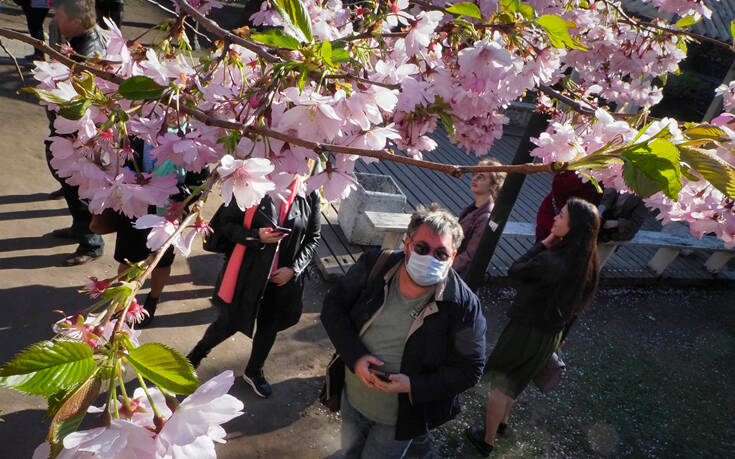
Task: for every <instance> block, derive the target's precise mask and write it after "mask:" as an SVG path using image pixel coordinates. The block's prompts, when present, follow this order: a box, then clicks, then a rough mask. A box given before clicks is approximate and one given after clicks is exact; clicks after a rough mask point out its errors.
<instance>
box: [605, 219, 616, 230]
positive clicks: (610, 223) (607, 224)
mask: <svg viewBox="0 0 735 459" xmlns="http://www.w3.org/2000/svg"><path fill="white" fill-rule="evenodd" d="M602 227H603V228H605V229H613V228H617V227H618V221H617V220H605V223H603V224H602Z"/></svg>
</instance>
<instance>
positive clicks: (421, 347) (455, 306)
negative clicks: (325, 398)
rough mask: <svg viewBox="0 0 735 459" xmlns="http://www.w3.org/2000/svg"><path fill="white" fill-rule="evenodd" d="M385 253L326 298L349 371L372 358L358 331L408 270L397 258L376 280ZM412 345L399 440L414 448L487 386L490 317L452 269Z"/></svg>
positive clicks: (329, 326)
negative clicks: (413, 441) (414, 441)
mask: <svg viewBox="0 0 735 459" xmlns="http://www.w3.org/2000/svg"><path fill="white" fill-rule="evenodd" d="M379 254H380V252H379V251H378V250H375V251H371V252H367V253H365V254H364V255H362V256H361V257H360V258H359V259H358V260H357V262H356V263H355V264H354V265H353V266H352V268H350V270H349V271H348V272H347V274H345V275H344V276H343V277H342V278H341V279H340V280H339V281H338V282H337V284H336V285H335V286H334V287H332V288H331V289H330V290H329V292H328V293H327V295H326V297H325V298H324V307H323V309H322V316H321V319H322V323H323V324H324V328H326V330H327V334H328V335H329V339H330V340H331V341H332V343H333V344H334V347H335V348H336V350H337V352H338V353H339V354H340V355H341V356H342V359H343V360H344V361H345V364H346V365H347V366H348V367H349V368H350V369H351V370H353V371H354V368H355V362H356V361H357V360H358V359H359V358H360V357H362V356H364V355H366V354H369V350H368V349H367V348H366V347H365V344H364V343H363V342H362V340H361V339H360V336H359V335H360V333H359V331H360V330H361V329H362V328H363V326H365V324H366V323H368V322H369V321H371V319H372V318H373V317H374V316H375V315H376V313H377V312H378V311H379V309H380V308H381V307H382V305H383V302H384V301H385V292H386V284H387V280H389V279H390V278H391V277H392V276H393V275H394V274H395V273H396V272H397V271H398V270H399V269H400V268H401V266H402V265H403V258H404V255H403V252H394V253H393V254H392V255H391V256H390V257H389V258H388V261H387V262H386V263H385V265H384V267H383V268H382V269H381V270H380V271H379V272H378V273H377V275H375V276H374V277H373V278H372V279H371V280H368V277H369V274H370V271H371V270H372V267H373V265H375V262H376V261H377V258H378V256H379ZM411 330H415V331H409V336H408V338H407V339H406V344H405V348H404V350H403V358H402V360H401V373H403V374H405V375H407V376H408V377H409V378H410V380H411V394H410V396H409V394H399V395H398V421H397V424H396V439H398V440H408V439H410V438H414V437H416V436H417V435H420V434H423V433H425V432H426V431H427V429H432V428H434V427H436V426H439V425H441V424H443V423H445V422H446V421H448V420H450V419H452V418H454V417H455V416H456V415H457V413H459V394H460V393H462V392H463V391H465V390H466V389H468V388H470V387H472V386H474V385H475V384H477V382H478V381H479V380H480V376H481V375H482V369H483V367H484V365H485V317H484V316H483V314H482V307H481V306H480V301H479V300H478V299H477V297H476V296H475V294H474V293H472V291H471V290H470V289H469V287H467V285H466V284H465V283H464V281H463V280H462V279H461V278H460V277H459V275H458V274H457V273H456V272H455V271H454V270H453V269H452V270H450V271H449V275H448V276H447V278H446V279H445V280H444V281H442V282H441V283H439V284H437V288H436V290H435V293H434V296H433V298H432V299H430V300H429V303H428V304H427V305H426V306H424V309H423V310H422V311H421V313H420V314H418V317H417V318H415V319H414V323H413V325H412V327H411Z"/></svg>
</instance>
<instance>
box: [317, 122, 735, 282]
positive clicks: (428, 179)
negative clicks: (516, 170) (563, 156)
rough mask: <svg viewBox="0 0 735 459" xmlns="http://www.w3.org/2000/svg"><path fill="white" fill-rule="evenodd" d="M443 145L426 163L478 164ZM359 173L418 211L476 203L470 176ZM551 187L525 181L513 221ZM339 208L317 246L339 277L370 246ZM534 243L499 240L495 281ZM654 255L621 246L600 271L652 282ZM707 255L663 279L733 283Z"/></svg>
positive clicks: (389, 170) (540, 180) (398, 168)
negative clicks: (343, 226)
mask: <svg viewBox="0 0 735 459" xmlns="http://www.w3.org/2000/svg"><path fill="white" fill-rule="evenodd" d="M521 134H522V133H521V132H519V130H518V129H517V128H513V127H511V128H510V129H507V130H506V133H505V135H504V136H503V138H501V139H499V140H497V141H496V142H495V144H494V145H493V148H492V150H491V152H490V156H493V157H495V158H497V159H498V160H499V161H500V162H502V163H504V164H510V162H511V161H512V160H513V156H514V154H515V151H516V148H517V146H518V144H519V142H520V140H521V138H520V135H521ZM432 138H433V139H434V140H436V141H437V143H438V144H439V145H438V147H437V148H436V149H435V150H434V151H432V152H428V153H426V154H425V156H424V157H425V159H427V160H430V161H437V162H443V163H451V164H462V165H474V164H476V163H477V161H478V160H479V158H477V157H475V156H474V155H469V154H467V153H465V152H464V151H463V150H461V149H459V148H457V147H456V146H454V145H453V144H452V143H451V142H450V141H449V139H448V138H447V136H446V134H445V133H444V131H443V130H442V129H441V128H439V129H437V131H436V132H435V133H434V134H433V135H432ZM355 171H356V172H368V173H375V174H384V175H390V176H391V177H393V179H394V180H395V182H396V183H397V184H398V186H399V187H400V189H401V191H402V192H403V193H404V194H405V195H406V198H407V201H408V204H409V205H410V206H411V207H412V208H415V207H416V206H417V205H419V204H430V203H432V202H437V203H439V204H441V205H442V206H443V207H445V208H447V209H449V210H450V211H452V212H453V213H454V214H455V215H457V214H459V212H460V211H461V210H462V208H463V207H464V206H466V205H467V204H468V203H469V202H471V201H472V200H473V199H474V195H473V194H472V193H471V192H470V189H469V188H470V177H469V176H465V177H462V178H461V179H456V178H454V177H451V176H449V175H447V174H444V173H441V172H436V171H431V170H426V169H419V168H415V167H411V166H407V165H404V164H399V163H394V162H389V161H382V162H376V163H371V164H365V163H363V162H362V161H358V163H357V166H356V167H355ZM550 189H551V175H549V174H533V175H529V176H527V177H526V180H525V182H524V184H523V188H522V190H521V193H520V195H519V197H518V200H517V201H516V204H515V206H514V208H513V211H512V212H511V214H510V220H511V221H520V222H533V223H535V221H536V211H537V210H538V206H539V204H540V203H541V201H542V200H543V198H544V197H545V196H546V194H547V193H548V192H549V191H550ZM338 209H339V204H330V206H329V208H328V209H327V210H326V211H325V212H323V216H324V224H323V226H322V235H323V243H322V244H321V246H320V248H319V252H318V255H319V259H320V262H319V263H318V264H319V265H320V268H321V270H322V273H323V274H325V275H326V276H327V277H335V276H338V275H340V274H342V273H343V272H346V270H347V269H349V266H350V264H351V263H353V262H354V260H356V259H357V257H359V255H360V254H361V253H362V252H363V251H364V250H365V249H367V248H366V247H360V246H355V245H352V244H349V242H348V241H347V238H346V237H345V236H344V234H343V233H342V231H341V230H340V228H339V224H338V223H337V212H338ZM660 228H661V225H660V224H659V223H658V222H657V221H656V219H655V218H654V217H653V216H649V218H648V219H647V220H646V222H645V223H644V225H643V229H646V230H652V231H656V230H660ZM531 245H533V240H532V239H531V238H528V239H518V238H503V239H501V240H500V242H499V244H498V247H497V249H496V251H495V254H494V255H493V258H492V260H491V262H490V266H488V274H489V275H490V276H491V277H505V276H506V274H507V271H508V267H509V266H510V264H511V263H512V262H513V261H514V260H515V259H516V258H518V257H519V256H521V255H522V254H523V253H524V252H525V251H526V250H527V249H528V248H529V247H530V246H531ZM655 252H656V249H655V248H653V247H651V248H649V247H620V248H619V249H618V251H617V252H616V253H615V254H613V255H612V256H611V257H610V259H609V260H608V262H607V264H606V265H605V267H604V268H603V270H602V277H603V279H610V280H613V279H614V280H621V281H623V280H631V281H633V280H637V281H641V280H643V281H645V280H649V281H654V280H655V279H656V276H655V275H654V274H653V273H652V272H651V271H650V270H649V269H648V268H647V263H648V260H650V259H651V257H652V256H653V255H654V253H655ZM709 255H710V252H708V251H703V250H702V251H695V252H694V253H692V254H691V255H689V256H679V257H678V258H677V259H676V260H675V261H674V262H673V263H672V264H671V266H669V268H668V269H667V270H666V271H665V272H664V274H663V276H662V277H663V278H672V279H681V280H695V281H706V280H708V279H712V280H718V279H719V280H735V260H733V261H731V262H730V263H729V264H728V266H727V267H725V268H724V269H723V270H722V271H720V273H718V274H717V275H713V274H710V273H709V272H708V271H707V270H706V269H705V268H704V266H703V264H704V261H705V260H706V259H707V258H708V257H709Z"/></svg>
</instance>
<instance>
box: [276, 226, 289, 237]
mask: <svg viewBox="0 0 735 459" xmlns="http://www.w3.org/2000/svg"><path fill="white" fill-rule="evenodd" d="M273 231H276V232H278V233H281V234H283V235H286V236H288V235H289V234H291V228H285V227H283V226H276V227H275V228H273Z"/></svg>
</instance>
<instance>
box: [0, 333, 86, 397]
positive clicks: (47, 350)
mask: <svg viewBox="0 0 735 459" xmlns="http://www.w3.org/2000/svg"><path fill="white" fill-rule="evenodd" d="M94 368H95V361H94V358H93V357H92V349H91V348H90V347H89V346H88V345H87V344H85V343H82V342H80V341H70V340H57V341H42V342H40V343H36V344H32V345H31V346H29V347H28V348H26V349H24V350H22V351H21V352H19V353H18V354H17V355H16V356H15V357H13V360H11V361H10V362H8V363H6V364H5V366H3V367H2V368H0V385H2V386H5V387H9V388H11V389H15V390H18V391H21V392H25V393H27V394H32V395H41V396H43V397H50V396H52V395H54V394H57V393H58V392H60V391H64V390H66V389H69V388H70V387H73V386H74V385H75V384H78V383H80V382H81V381H84V380H85V379H87V378H88V377H89V375H90V374H92V371H94Z"/></svg>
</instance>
